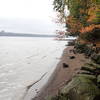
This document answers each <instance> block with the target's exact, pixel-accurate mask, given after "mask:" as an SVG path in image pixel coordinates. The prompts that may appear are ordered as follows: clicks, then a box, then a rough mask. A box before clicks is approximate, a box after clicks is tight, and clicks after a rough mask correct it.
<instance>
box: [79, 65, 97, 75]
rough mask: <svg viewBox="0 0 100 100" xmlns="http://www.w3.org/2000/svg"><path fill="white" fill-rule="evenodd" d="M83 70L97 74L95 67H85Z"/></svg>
mask: <svg viewBox="0 0 100 100" xmlns="http://www.w3.org/2000/svg"><path fill="white" fill-rule="evenodd" d="M81 70H84V71H88V72H90V73H93V74H95V68H93V67H87V66H86V67H85V66H83V67H81Z"/></svg>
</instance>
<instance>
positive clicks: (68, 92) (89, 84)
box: [49, 74, 100, 100]
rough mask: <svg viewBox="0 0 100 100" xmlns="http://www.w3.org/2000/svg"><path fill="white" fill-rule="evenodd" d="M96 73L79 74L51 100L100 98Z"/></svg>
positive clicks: (93, 99) (89, 99) (92, 99)
mask: <svg viewBox="0 0 100 100" xmlns="http://www.w3.org/2000/svg"><path fill="white" fill-rule="evenodd" d="M95 81H96V77H95V76H94V75H83V74H78V75H77V76H75V77H74V78H73V79H72V80H71V81H70V82H69V83H68V84H67V85H66V86H65V87H64V88H63V89H62V90H61V91H60V93H59V94H58V96H55V97H52V98H51V99H49V100H99V99H96V98H98V97H99V96H100V90H99V88H98V87H97V86H96V85H95Z"/></svg>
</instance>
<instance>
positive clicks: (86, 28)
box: [80, 24, 100, 33]
mask: <svg viewBox="0 0 100 100" xmlns="http://www.w3.org/2000/svg"><path fill="white" fill-rule="evenodd" d="M95 28H100V25H95V24H92V25H90V26H87V27H83V28H82V29H81V30H80V32H81V33H87V32H91V31H93V30H94V29H95Z"/></svg>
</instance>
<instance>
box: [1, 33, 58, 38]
mask: <svg viewBox="0 0 100 100" xmlns="http://www.w3.org/2000/svg"><path fill="white" fill-rule="evenodd" d="M2 36H6V37H43V38H52V37H56V35H46V34H30V33H29V34H27V33H24V34H23V33H11V32H0V37H2Z"/></svg>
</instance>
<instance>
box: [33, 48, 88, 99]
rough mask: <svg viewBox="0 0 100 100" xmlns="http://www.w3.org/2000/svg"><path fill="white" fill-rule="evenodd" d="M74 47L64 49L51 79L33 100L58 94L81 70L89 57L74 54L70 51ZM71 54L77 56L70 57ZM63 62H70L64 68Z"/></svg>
mask: <svg viewBox="0 0 100 100" xmlns="http://www.w3.org/2000/svg"><path fill="white" fill-rule="evenodd" d="M72 49H73V46H69V47H67V48H66V49H64V51H63V55H62V57H61V60H60V62H59V63H58V64H57V67H56V70H55V71H54V73H53V75H52V76H51V78H50V79H49V81H48V83H47V85H46V86H45V87H43V89H42V90H41V91H40V93H39V94H38V95H37V96H36V97H35V98H33V100H45V98H46V97H47V96H54V95H56V94H58V92H59V90H60V89H61V88H63V86H64V85H65V84H67V83H68V82H69V81H70V80H71V79H72V77H73V76H74V75H75V74H76V73H77V72H78V71H79V70H80V67H81V66H82V65H83V64H84V63H86V62H87V59H86V58H85V57H84V56H83V55H82V54H74V53H73V52H70V50H72ZM70 56H75V58H74V59H70ZM63 63H66V64H68V65H69V67H68V68H64V67H63Z"/></svg>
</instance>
